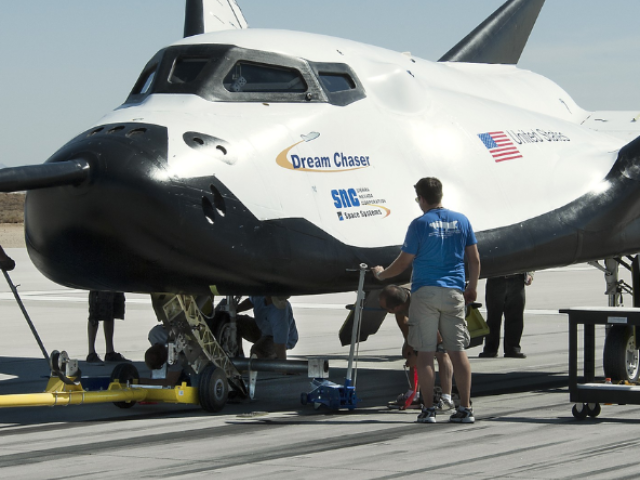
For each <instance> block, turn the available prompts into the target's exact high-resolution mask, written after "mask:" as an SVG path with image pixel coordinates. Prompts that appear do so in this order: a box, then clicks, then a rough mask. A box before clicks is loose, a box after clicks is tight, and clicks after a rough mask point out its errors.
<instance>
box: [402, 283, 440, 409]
mask: <svg viewBox="0 0 640 480" xmlns="http://www.w3.org/2000/svg"><path fill="white" fill-rule="evenodd" d="M439 294H440V288H439V287H422V288H420V289H418V290H417V291H416V292H414V293H413V295H412V298H411V306H410V307H409V323H408V325H409V334H408V337H407V342H408V344H409V345H411V346H412V347H413V348H414V349H415V350H417V352H418V356H417V360H416V368H417V370H418V383H419V384H420V389H421V391H422V401H423V402H424V406H425V407H426V408H430V407H433V387H434V383H435V372H434V368H433V356H434V355H435V352H436V349H437V344H438V323H439V318H440V312H439V311H438V300H437V297H438V295H439Z"/></svg>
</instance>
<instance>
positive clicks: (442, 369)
mask: <svg viewBox="0 0 640 480" xmlns="http://www.w3.org/2000/svg"><path fill="white" fill-rule="evenodd" d="M436 358H437V359H438V376H439V377H440V387H441V388H442V393H444V394H448V395H451V389H452V387H453V364H452V363H451V359H450V358H449V355H448V354H446V353H441V352H436Z"/></svg>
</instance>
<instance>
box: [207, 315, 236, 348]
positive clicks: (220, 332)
mask: <svg viewBox="0 0 640 480" xmlns="http://www.w3.org/2000/svg"><path fill="white" fill-rule="evenodd" d="M211 330H212V332H213V336H214V337H216V340H217V341H218V343H219V344H220V346H221V347H222V348H223V350H224V351H225V352H226V353H227V355H228V356H229V358H235V357H237V356H238V353H239V350H240V346H239V344H238V342H237V341H236V342H235V348H233V349H232V348H231V346H230V344H231V342H230V340H231V319H230V318H229V315H228V314H227V313H217V314H216V318H214V321H213V328H212V329H211Z"/></svg>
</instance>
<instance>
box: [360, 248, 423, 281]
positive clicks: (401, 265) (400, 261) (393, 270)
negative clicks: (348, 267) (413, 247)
mask: <svg viewBox="0 0 640 480" xmlns="http://www.w3.org/2000/svg"><path fill="white" fill-rule="evenodd" d="M414 258H416V256H415V255H413V254H411V253H407V252H400V255H398V257H397V258H396V259H395V260H394V261H393V262H391V265H389V266H388V267H387V268H386V269H385V268H383V267H382V266H380V265H378V266H376V267H373V268H372V269H371V271H372V272H373V275H374V276H375V277H376V278H377V279H378V280H385V279H387V278H391V277H396V276H398V275H400V274H401V273H402V272H404V271H405V270H406V269H407V268H409V266H410V265H411V264H412V263H413V259H414Z"/></svg>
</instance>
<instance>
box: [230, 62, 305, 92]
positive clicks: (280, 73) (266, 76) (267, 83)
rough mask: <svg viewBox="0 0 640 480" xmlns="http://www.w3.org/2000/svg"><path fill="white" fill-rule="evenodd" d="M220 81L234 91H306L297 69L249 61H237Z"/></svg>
mask: <svg viewBox="0 0 640 480" xmlns="http://www.w3.org/2000/svg"><path fill="white" fill-rule="evenodd" d="M222 83H223V85H224V88H226V89H227V90H228V91H229V92H236V93H238V92H248V93H249V92H251V93H255V92H280V93H282V92H290V93H302V92H306V91H307V84H306V82H305V81H304V79H303V78H302V75H300V73H299V72H298V71H297V70H294V69H291V68H284V67H275V66H273V65H260V64H256V63H249V62H237V63H236V64H235V65H234V66H233V68H232V69H231V71H230V72H229V73H228V74H227V76H226V77H225V78H224V80H223V82H222Z"/></svg>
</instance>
